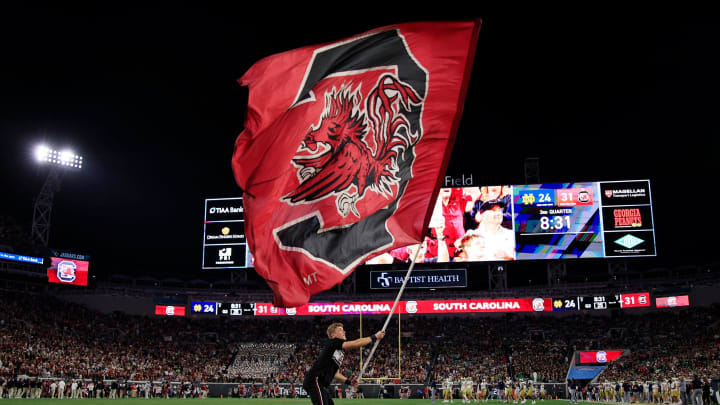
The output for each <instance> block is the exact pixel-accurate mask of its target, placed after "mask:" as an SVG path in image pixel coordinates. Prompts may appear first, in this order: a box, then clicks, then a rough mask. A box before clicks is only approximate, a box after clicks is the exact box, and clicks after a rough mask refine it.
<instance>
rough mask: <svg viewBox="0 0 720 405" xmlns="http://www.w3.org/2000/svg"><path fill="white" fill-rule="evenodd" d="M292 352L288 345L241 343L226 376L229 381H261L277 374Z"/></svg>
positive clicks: (292, 349)
mask: <svg viewBox="0 0 720 405" xmlns="http://www.w3.org/2000/svg"><path fill="white" fill-rule="evenodd" d="M294 352H295V345H294V344H290V343H241V344H240V345H239V346H238V350H237V352H236V353H235V360H234V361H233V362H232V364H231V365H230V367H229V368H228V371H229V373H228V374H229V376H230V378H231V379H233V378H236V377H241V378H246V379H247V378H250V379H252V378H256V379H263V378H265V377H267V376H269V375H271V374H273V373H275V372H277V370H279V369H280V368H281V367H282V366H283V365H284V364H285V363H287V360H288V358H289V357H290V356H291V355H292V354H293V353H294Z"/></svg>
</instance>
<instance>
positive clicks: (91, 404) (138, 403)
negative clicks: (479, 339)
mask: <svg viewBox="0 0 720 405" xmlns="http://www.w3.org/2000/svg"><path fill="white" fill-rule="evenodd" d="M333 401H334V402H335V404H336V405H402V404H406V405H421V404H428V405H429V404H433V405H443V402H442V401H435V402H431V401H430V400H429V399H376V398H372V399H334V400H333ZM143 403H147V404H152V405H173V404H182V405H222V404H228V403H242V404H247V405H275V404H278V405H279V404H284V405H287V404H288V403H295V404H298V405H301V404H303V405H310V404H311V402H310V399H308V398H301V399H245V398H242V399H240V398H207V399H199V398H187V399H180V398H174V399H160V398H151V399H145V398H129V399H128V398H125V399H94V398H86V399H50V398H40V399H26V398H23V399H6V398H3V399H0V405H51V404H54V405H95V404H98V405H142V404H143ZM482 404H484V402H483V403H479V404H476V405H482ZM488 404H493V405H501V404H502V402H500V401H495V400H491V401H490V402H488ZM561 404H562V405H567V401H566V400H565V401H563V400H559V401H555V400H547V401H542V402H541V401H537V405H561ZM453 405H462V400H457V399H456V400H455V402H454V403H453ZM525 405H530V401H528V402H526V403H525Z"/></svg>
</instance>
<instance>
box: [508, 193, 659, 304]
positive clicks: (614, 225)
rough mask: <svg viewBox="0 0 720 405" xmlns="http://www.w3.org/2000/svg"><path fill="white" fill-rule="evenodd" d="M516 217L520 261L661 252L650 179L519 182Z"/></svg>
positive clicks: (642, 254)
mask: <svg viewBox="0 0 720 405" xmlns="http://www.w3.org/2000/svg"><path fill="white" fill-rule="evenodd" d="M513 219H514V221H513V222H514V228H515V244H516V253H515V255H516V259H517V260H528V259H529V260H533V259H566V258H594V257H595V258H599V257H628V256H655V234H654V228H653V217H652V204H651V199H650V182H649V181H648V180H640V181H615V182H587V183H552V184H535V185H524V186H513ZM606 302H608V305H614V304H611V303H612V302H614V301H613V300H608V301H606ZM586 304H587V303H586Z"/></svg>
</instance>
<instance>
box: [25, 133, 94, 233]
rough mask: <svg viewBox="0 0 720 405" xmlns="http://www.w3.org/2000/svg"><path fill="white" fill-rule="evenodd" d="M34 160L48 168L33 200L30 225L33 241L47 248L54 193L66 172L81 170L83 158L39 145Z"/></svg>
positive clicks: (68, 151) (66, 151)
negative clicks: (45, 176)
mask: <svg viewBox="0 0 720 405" xmlns="http://www.w3.org/2000/svg"><path fill="white" fill-rule="evenodd" d="M35 159H36V161H37V162H38V163H39V164H42V165H48V166H50V170H49V171H48V175H47V178H46V179H45V183H44V184H43V186H42V189H40V193H39V194H38V196H37V197H36V198H35V203H34V207H33V223H32V238H33V240H35V242H36V243H38V244H40V245H42V246H44V247H47V246H48V239H49V237H50V214H51V213H52V205H53V198H54V197H55V193H56V192H58V191H60V183H61V182H62V177H63V175H64V174H65V172H66V171H67V170H80V169H82V165H83V158H82V156H78V155H76V154H75V153H73V152H72V151H71V150H67V149H66V150H62V151H58V150H55V149H52V148H49V147H47V146H45V145H40V146H38V147H36V148H35Z"/></svg>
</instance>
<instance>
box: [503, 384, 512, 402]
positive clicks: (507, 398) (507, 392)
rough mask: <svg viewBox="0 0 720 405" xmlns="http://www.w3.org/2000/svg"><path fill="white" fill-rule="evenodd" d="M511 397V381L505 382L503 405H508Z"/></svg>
mask: <svg viewBox="0 0 720 405" xmlns="http://www.w3.org/2000/svg"><path fill="white" fill-rule="evenodd" d="M512 397H513V382H512V380H511V379H509V378H508V379H506V380H505V403H506V404H509V403H510V400H512Z"/></svg>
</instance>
